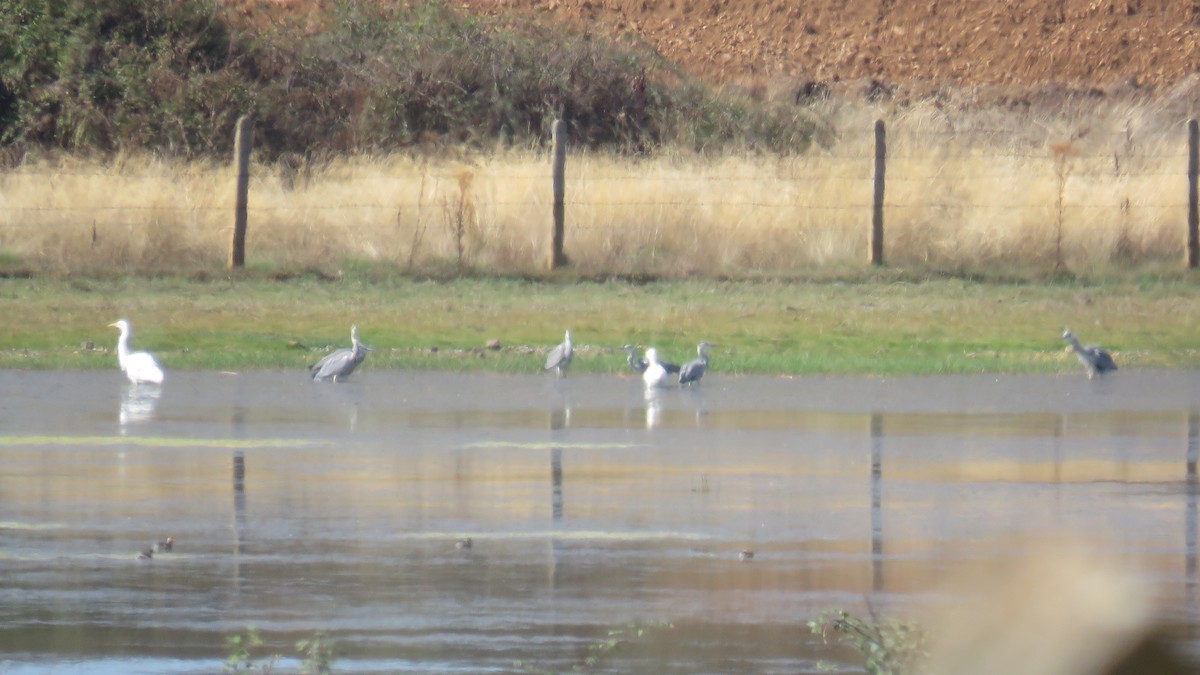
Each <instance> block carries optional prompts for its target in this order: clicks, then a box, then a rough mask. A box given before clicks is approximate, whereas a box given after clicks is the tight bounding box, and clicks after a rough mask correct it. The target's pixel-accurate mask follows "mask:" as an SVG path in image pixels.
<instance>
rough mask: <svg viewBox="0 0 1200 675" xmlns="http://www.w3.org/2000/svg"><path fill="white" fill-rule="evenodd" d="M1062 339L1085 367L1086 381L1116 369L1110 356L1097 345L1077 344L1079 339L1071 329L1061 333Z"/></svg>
mask: <svg viewBox="0 0 1200 675" xmlns="http://www.w3.org/2000/svg"><path fill="white" fill-rule="evenodd" d="M1062 339H1064V340H1066V341H1067V342H1069V343H1070V344H1071V350H1072V351H1074V352H1075V356H1078V357H1079V361H1080V362H1081V363H1082V364H1083V365H1084V366H1087V370H1088V379H1089V380H1090V379H1091V378H1093V377H1095V376H1097V375H1103V374H1104V373H1108V372H1111V371H1114V370H1116V369H1117V364H1116V363H1114V362H1113V358H1112V355H1111V354H1109V353H1108V352H1107V351H1105V350H1104V349H1103V348H1101V347H1100V346H1099V345H1088V346H1086V347H1084V346H1083V345H1081V344H1079V338H1077V337H1075V334H1074V333H1072V332H1071V329H1070V328H1068V329H1067V330H1065V331H1063V334H1062Z"/></svg>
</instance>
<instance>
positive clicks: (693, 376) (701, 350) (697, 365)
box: [679, 342, 712, 384]
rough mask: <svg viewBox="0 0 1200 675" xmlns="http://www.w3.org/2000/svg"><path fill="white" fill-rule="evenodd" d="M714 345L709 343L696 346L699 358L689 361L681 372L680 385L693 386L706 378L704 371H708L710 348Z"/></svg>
mask: <svg viewBox="0 0 1200 675" xmlns="http://www.w3.org/2000/svg"><path fill="white" fill-rule="evenodd" d="M709 347H712V345H710V344H708V343H707V342H701V343H700V344H699V345H697V346H696V353H697V354H699V357H698V358H695V359H692V360H691V361H688V362H687V363H686V364H685V365H684V366H683V369H682V370H680V371H679V384H692V383H693V382H699V381H700V378H702V377H704V371H706V370H708V348H709Z"/></svg>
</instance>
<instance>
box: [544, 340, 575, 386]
mask: <svg viewBox="0 0 1200 675" xmlns="http://www.w3.org/2000/svg"><path fill="white" fill-rule="evenodd" d="M573 356H575V350H574V349H572V348H571V331H569V330H568V331H567V335H566V337H565V338H563V341H562V344H559V345H557V346H556V347H554V349H551V350H550V353H549V354H547V355H546V366H545V368H543V370H553V371H554V374H555V375H556V376H557V377H562V376H563V375H566V374H567V368H568V367H569V366H570V365H571V357H573Z"/></svg>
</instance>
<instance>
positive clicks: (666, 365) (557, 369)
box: [109, 319, 1117, 388]
mask: <svg viewBox="0 0 1200 675" xmlns="http://www.w3.org/2000/svg"><path fill="white" fill-rule="evenodd" d="M109 326H110V327H112V328H116V329H118V330H119V331H120V332H121V333H120V336H119V337H118V338H117V363H118V364H119V365H120V366H121V372H123V373H125V376H126V377H127V378H129V381H130V382H132V383H134V384H143V383H150V384H162V382H163V378H164V376H163V370H162V368H161V367H159V365H158V361H156V360H155V359H154V356H153V355H152V354H150V352H131V351H129V336H130V334H131V333H132V332H133V329H132V326H131V325H130V323H129V321H127V320H125V319H121V320H120V321H117V322H115V323H111V324H109ZM1062 339H1063V340H1066V341H1067V343H1068V344H1069V345H1070V349H1071V350H1072V351H1073V352H1075V355H1076V356H1077V357H1079V361H1080V362H1081V363H1083V365H1084V367H1086V368H1087V373H1088V378H1089V379H1090V378H1093V377H1096V376H1097V375H1103V374H1104V373H1107V372H1111V371H1114V370H1116V369H1117V364H1116V363H1115V362H1113V358H1112V355H1111V354H1109V353H1108V352H1107V351H1105V350H1104V349H1103V348H1101V347H1100V346H1098V345H1088V346H1086V347H1085V346H1083V345H1081V344H1080V343H1079V338H1077V337H1075V334H1074V333H1072V332H1071V331H1070V329H1067V330H1066V331H1064V332H1063V334H1062ZM350 344H351V346H350V348H349V349H338V350H336V351H333V352H330V353H329V354H328V355H326V356H325V357H324V358H322V359H321V360H320V361H317V362H316V363H314V364H312V365H311V366H309V367H308V370H309V373H310V374H311V375H312V378H313V380H316V381H318V382H320V381H332V382H340V381H341V380H344V379H345V378H347V377H349V376H350V374H351V373H353V372H354V370H355V369H356V368H358V364H360V363H362V362H363V359H365V358H366V357H367V352H369V351H371V348H370V347H368V346H366V345H364V344H363V343H362V342H361V341H360V340H359V339H358V326H357V325H354V326H351V327H350ZM711 347H712V345H711V344H709V343H707V342H701V343H700V344H699V345H697V347H696V354H697V356H696V358H695V359H693V360H691V361H688V362H687V363H685V364H683V365H682V366H680V365H676V364H674V363H670V362H668V361H663V360H662V359H660V358H659V357H658V350H657V349H655V348H654V347H650V348H649V349H647V350H646V355H645V357H644V358H640V357H638V355H637V348H635V347H634V346H633V345H628V344H627V345H625V346H624V349H625V351H626V353H627V354H628V355H629V356H628V361H629V367H630V368H632V369H633V370H635V371H637V372H638V373H641V375H642V380H643V381H644V382H645V383H646V386H647V387H651V388H657V387H668V386H673V385H675V384H676V383H678V384H679V385H680V386H688V385H692V384H695V383H697V382H699V381H700V379H701V378H702V377H704V373H705V372H706V371H707V370H708V350H709V349H710V348H711ZM574 356H575V349H574V347H572V345H571V331H570V330H567V332H566V336H565V337H564V338H563V341H562V342H561V343H560V344H558V345H556V346H555V347H554V348H553V349H551V350H550V353H549V354H548V355H547V356H546V364H545V368H544V369H545V370H546V371H553V372H554V373H555V375H557V376H558V377H562V376H564V375H566V374H567V369H568V368H569V367H570V366H571V359H573V358H574Z"/></svg>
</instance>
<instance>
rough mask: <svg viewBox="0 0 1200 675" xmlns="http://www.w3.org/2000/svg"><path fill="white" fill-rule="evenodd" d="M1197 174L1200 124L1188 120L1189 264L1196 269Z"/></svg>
mask: <svg viewBox="0 0 1200 675" xmlns="http://www.w3.org/2000/svg"><path fill="white" fill-rule="evenodd" d="M1197 176H1200V124H1197V122H1196V120H1195V119H1190V120H1188V173H1187V181H1188V215H1187V228H1188V233H1187V266H1188V269H1189V270H1194V269H1196V266H1197V265H1198V264H1200V208H1198V206H1197V194H1198V193H1197V186H1196V180H1197Z"/></svg>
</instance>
